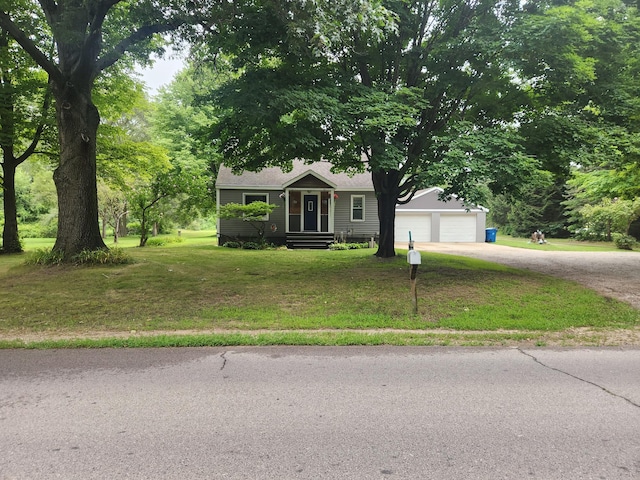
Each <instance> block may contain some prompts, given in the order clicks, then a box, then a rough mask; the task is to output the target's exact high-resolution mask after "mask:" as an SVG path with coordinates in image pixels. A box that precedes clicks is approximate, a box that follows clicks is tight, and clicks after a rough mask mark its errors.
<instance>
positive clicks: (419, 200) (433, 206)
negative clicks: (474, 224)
mask: <svg viewBox="0 0 640 480" xmlns="http://www.w3.org/2000/svg"><path fill="white" fill-rule="evenodd" d="M442 192H444V190H442V189H441V188H439V187H432V188H427V189H425V190H420V191H418V192H417V193H416V194H415V196H414V197H413V198H412V199H411V201H410V202H409V203H406V204H404V205H396V211H397V212H426V211H429V212H433V211H452V210H453V211H455V210H458V211H476V212H477V211H481V212H487V211H488V210H487V209H486V208H484V207H481V206H479V205H478V206H476V205H465V204H464V202H463V201H462V200H460V199H459V198H458V197H453V198H452V199H451V200H448V201H444V200H440V198H438V197H439V195H440V194H441V193H442Z"/></svg>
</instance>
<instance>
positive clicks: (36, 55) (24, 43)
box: [0, 12, 64, 83]
mask: <svg viewBox="0 0 640 480" xmlns="http://www.w3.org/2000/svg"><path fill="white" fill-rule="evenodd" d="M0 28H3V29H4V30H6V31H7V32H8V33H9V35H11V36H12V37H13V39H14V40H15V41H16V42H18V45H20V46H21V47H22V48H23V50H24V51H25V52H26V53H27V55H29V56H30V57H31V58H32V59H33V60H34V61H35V62H36V63H37V64H38V65H40V67H42V69H43V70H44V71H45V72H47V73H48V74H49V78H50V79H51V80H53V81H54V82H56V83H63V82H64V76H63V75H62V72H61V71H60V70H59V69H58V67H57V66H56V65H55V64H54V63H53V62H52V61H51V59H50V58H49V57H47V56H46V55H45V54H44V53H42V52H41V51H40V49H39V48H38V46H37V45H36V44H35V43H34V42H32V41H31V39H30V38H29V37H28V36H27V35H26V34H25V33H24V32H23V31H22V30H21V29H20V27H19V26H18V25H16V24H15V23H14V22H13V20H11V17H9V14H7V13H6V12H0Z"/></svg>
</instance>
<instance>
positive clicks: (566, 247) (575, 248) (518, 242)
mask: <svg viewBox="0 0 640 480" xmlns="http://www.w3.org/2000/svg"><path fill="white" fill-rule="evenodd" d="M495 243H496V244H497V245H504V246H506V247H517V248H528V249H533V250H548V251H562V252H613V251H620V250H619V249H617V248H616V246H615V245H614V244H613V242H582V241H578V240H572V239H569V238H557V239H556V238H550V239H548V240H547V243H544V244H542V245H540V244H537V243H533V242H531V241H530V239H528V238H518V237H512V236H510V235H502V234H500V233H498V236H497V238H496V242H495Z"/></svg>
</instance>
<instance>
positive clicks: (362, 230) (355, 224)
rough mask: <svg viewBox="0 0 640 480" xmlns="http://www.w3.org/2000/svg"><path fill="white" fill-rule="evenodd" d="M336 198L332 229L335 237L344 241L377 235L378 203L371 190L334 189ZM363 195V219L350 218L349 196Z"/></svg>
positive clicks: (359, 239)
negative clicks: (344, 190)
mask: <svg viewBox="0 0 640 480" xmlns="http://www.w3.org/2000/svg"><path fill="white" fill-rule="evenodd" d="M336 193H337V194H338V199H337V200H336V202H335V204H336V206H335V220H334V227H335V228H334V230H335V236H336V239H338V240H342V239H343V238H344V240H345V241H347V242H349V241H365V240H369V239H370V238H371V237H376V239H377V237H378V235H379V233H380V223H379V222H378V204H377V201H376V196H375V194H374V193H373V192H359V191H346V192H341V191H336ZM352 195H364V197H365V201H364V221H352V220H351V196H352Z"/></svg>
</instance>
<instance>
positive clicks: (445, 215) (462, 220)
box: [216, 161, 487, 248]
mask: <svg viewBox="0 0 640 480" xmlns="http://www.w3.org/2000/svg"><path fill="white" fill-rule="evenodd" d="M331 167H332V165H331V164H330V163H328V162H316V163H313V164H305V163H304V162H302V161H294V162H293V168H292V170H291V171H289V172H283V171H282V170H281V169H280V168H277V167H271V168H265V169H263V170H261V171H259V172H248V171H247V172H243V173H241V174H239V175H236V174H234V173H233V172H232V171H231V169H230V168H228V167H226V166H224V165H222V166H221V167H220V170H219V172H218V178H217V180H216V198H217V202H218V208H219V207H220V206H221V205H224V204H227V203H232V202H233V203H240V204H245V205H246V204H249V203H251V202H255V201H263V202H266V203H271V204H275V205H277V208H276V209H275V210H274V211H273V212H272V213H271V214H270V215H268V216H267V217H266V218H265V222H266V229H265V239H266V240H267V241H269V242H271V243H275V244H280V245H285V244H286V245H288V246H289V247H292V248H295V247H299V248H305V247H307V248H313V247H315V248H326V247H327V246H328V244H330V243H332V242H334V241H340V242H368V241H370V240H371V239H372V238H373V239H377V237H378V236H379V234H380V224H379V222H378V205H377V200H376V196H375V191H374V188H373V182H372V180H371V174H370V173H357V174H354V175H350V174H347V173H333V172H331ZM441 192H442V189H440V188H437V187H434V188H430V189H426V190H421V191H420V192H418V193H416V195H415V196H414V197H413V199H412V200H411V201H410V202H409V203H407V204H405V205H398V206H397V207H396V221H395V240H396V243H405V242H408V241H409V231H411V235H412V239H413V240H414V241H415V242H484V241H485V224H486V212H487V210H486V209H484V208H482V207H468V206H466V205H464V204H463V203H462V202H461V201H460V200H458V199H455V198H454V199H452V200H450V201H448V202H444V201H442V200H440V199H439V198H438V195H439V193H441ZM217 227H218V243H219V245H224V243H225V242H229V241H237V240H241V241H247V240H251V239H254V238H255V236H256V230H255V229H254V228H253V227H252V226H251V225H250V224H248V223H247V222H244V221H242V220H240V219H231V220H223V219H220V218H218V225H217Z"/></svg>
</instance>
